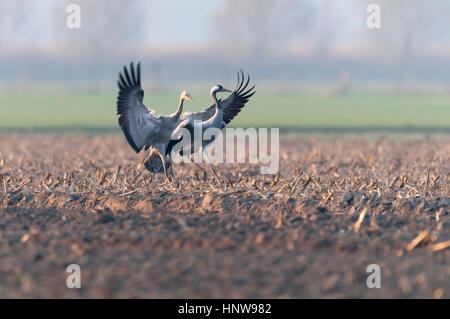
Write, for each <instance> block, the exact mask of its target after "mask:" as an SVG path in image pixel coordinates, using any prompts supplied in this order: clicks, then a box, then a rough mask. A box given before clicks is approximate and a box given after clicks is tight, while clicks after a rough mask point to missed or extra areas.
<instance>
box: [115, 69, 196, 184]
mask: <svg viewBox="0 0 450 319" xmlns="http://www.w3.org/2000/svg"><path fill="white" fill-rule="evenodd" d="M129 69H130V72H128V69H127V67H126V66H124V67H123V72H120V73H119V80H118V82H117V84H118V87H119V95H118V97H117V115H119V120H118V122H119V125H120V127H121V128H122V131H123V133H124V135H125V138H126V139H127V141H128V143H129V144H130V146H131V148H132V149H133V150H134V151H135V152H136V153H139V152H140V151H141V150H142V149H145V151H147V150H148V149H150V154H149V158H152V156H158V157H159V158H160V160H161V162H162V163H163V165H162V167H163V171H164V175H165V176H166V179H167V181H168V182H169V183H170V180H169V177H168V174H167V169H166V168H167V166H168V165H167V164H166V149H167V147H168V145H169V142H170V140H171V135H172V132H173V130H174V129H175V128H176V127H177V125H178V124H179V123H180V115H181V112H182V111H183V103H184V101H185V100H187V101H193V99H192V97H191V95H190V94H189V92H187V91H183V92H182V93H181V95H180V102H179V105H178V109H177V110H176V111H175V112H174V113H172V114H169V115H165V116H162V115H155V112H154V111H153V110H149V109H148V108H147V107H146V106H145V105H144V103H143V99H144V90H143V89H142V87H141V64H140V63H138V64H137V68H136V70H135V68H134V64H133V62H131V63H130V67H129Z"/></svg>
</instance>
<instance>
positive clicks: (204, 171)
mask: <svg viewBox="0 0 450 319" xmlns="http://www.w3.org/2000/svg"><path fill="white" fill-rule="evenodd" d="M188 157H189V160H190V161H191V163H192V164H195V166H197V167H198V168H199V169H201V170H202V171H203V173H204V174H205V176H208V173H207V172H206V170H205V169H204V168H203V167H201V166H200V165H198V164H197V163H196V162H194V160H193V159H192V157H191V156H188Z"/></svg>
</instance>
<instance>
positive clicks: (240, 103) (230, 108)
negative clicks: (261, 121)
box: [183, 70, 255, 124]
mask: <svg viewBox="0 0 450 319" xmlns="http://www.w3.org/2000/svg"><path fill="white" fill-rule="evenodd" d="M244 81H245V76H244V72H243V71H242V70H241V71H240V73H239V72H238V82H237V85H236V88H235V89H234V91H233V92H232V93H231V94H230V95H229V96H228V97H227V98H226V99H225V100H222V99H220V100H219V101H220V102H221V103H222V107H223V121H224V122H225V124H228V123H230V122H231V120H232V119H233V118H234V117H235V116H236V115H237V114H238V113H239V112H240V111H241V109H242V108H243V107H244V105H245V103H247V102H248V100H249V99H250V98H251V97H252V96H253V94H255V91H253V89H254V88H255V86H252V87H251V88H250V89H247V88H248V84H249V83H250V76H249V75H247V81H246V82H245V84H244ZM214 112H215V105H214V104H212V105H211V106H208V107H207V108H206V109H204V110H203V111H201V112H195V113H189V112H186V113H184V114H183V119H191V120H192V121H202V122H203V121H207V120H208V119H210V118H211V117H212V116H213V115H214Z"/></svg>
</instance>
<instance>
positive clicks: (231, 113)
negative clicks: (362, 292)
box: [222, 70, 255, 124]
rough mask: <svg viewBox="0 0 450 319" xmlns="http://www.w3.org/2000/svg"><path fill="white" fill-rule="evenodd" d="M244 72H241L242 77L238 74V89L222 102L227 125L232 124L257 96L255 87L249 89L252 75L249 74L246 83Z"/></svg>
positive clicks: (224, 119)
mask: <svg viewBox="0 0 450 319" xmlns="http://www.w3.org/2000/svg"><path fill="white" fill-rule="evenodd" d="M244 81H245V76H244V72H243V71H242V70H241V76H239V73H238V85H237V86H236V87H237V88H236V89H235V90H234V92H233V93H231V94H230V95H229V96H228V97H227V98H226V99H225V100H223V102H222V107H223V121H224V122H225V124H228V123H230V122H231V121H232V120H233V119H234V118H235V116H236V115H238V114H239V112H240V111H241V110H242V108H243V107H244V106H245V104H246V103H247V102H248V100H249V99H250V98H251V97H252V96H253V94H255V91H254V89H255V85H253V86H252V87H251V88H249V89H247V88H248V85H249V83H250V75H248V74H247V81H246V82H245V84H244Z"/></svg>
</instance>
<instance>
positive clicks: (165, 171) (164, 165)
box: [157, 149, 175, 188]
mask: <svg viewBox="0 0 450 319" xmlns="http://www.w3.org/2000/svg"><path fill="white" fill-rule="evenodd" d="M157 152H158V155H159V157H160V158H161V162H162V165H163V169H164V176H165V177H166V181H167V183H169V185H170V186H172V187H173V188H175V186H173V184H172V182H171V181H170V178H169V175H168V174H167V168H166V159H165V158H164V155H162V153H161V151H160V150H159V149H158V150H157Z"/></svg>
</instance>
